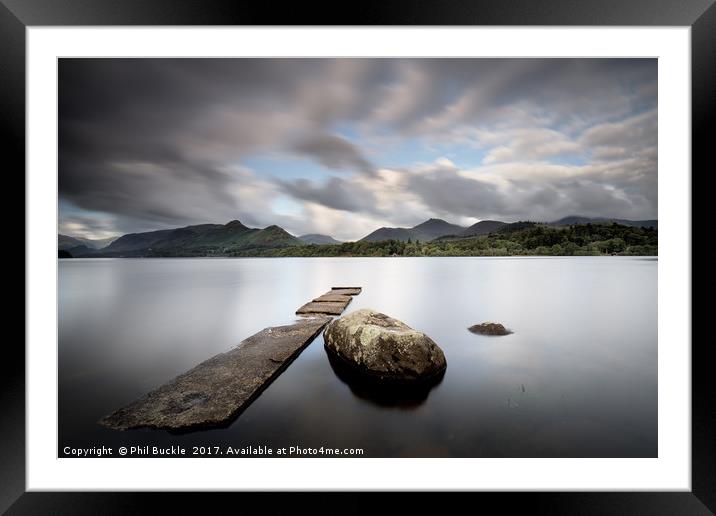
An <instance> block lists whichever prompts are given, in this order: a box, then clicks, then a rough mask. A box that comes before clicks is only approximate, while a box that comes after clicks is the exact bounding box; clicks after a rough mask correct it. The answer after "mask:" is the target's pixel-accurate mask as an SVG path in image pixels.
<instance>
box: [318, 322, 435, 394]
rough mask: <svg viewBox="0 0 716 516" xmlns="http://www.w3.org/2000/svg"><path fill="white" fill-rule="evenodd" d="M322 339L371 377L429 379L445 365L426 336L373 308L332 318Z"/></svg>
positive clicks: (336, 354) (433, 344)
mask: <svg viewBox="0 0 716 516" xmlns="http://www.w3.org/2000/svg"><path fill="white" fill-rule="evenodd" d="M323 338H324V341H325V346H326V349H327V350H328V351H329V352H331V353H333V354H334V355H335V356H336V357H337V358H338V359H340V360H341V361H342V362H344V363H346V364H348V365H349V366H352V367H353V368H354V369H356V370H357V371H359V372H361V373H363V374H364V375H366V376H370V377H372V378H374V379H379V380H385V381H399V382H410V383H413V382H419V381H430V380H436V379H439V378H441V377H442V374H443V373H444V372H445V368H446V367H447V363H446V361H445V355H444V354H443V351H442V350H441V349H440V347H439V346H438V345H437V344H435V342H433V340H432V339H431V338H430V337H428V336H427V335H425V334H424V333H422V332H420V331H417V330H414V329H412V328H411V327H410V326H408V325H407V324H405V323H403V322H401V321H398V320H397V319H393V318H392V317H388V316H387V315H385V314H382V313H380V312H376V311H374V310H369V309H363V310H357V311H355V312H352V313H350V314H348V315H345V316H343V317H341V318H340V319H336V320H334V321H333V322H331V323H330V324H329V325H328V326H327V327H326V330H325V331H324V333H323Z"/></svg>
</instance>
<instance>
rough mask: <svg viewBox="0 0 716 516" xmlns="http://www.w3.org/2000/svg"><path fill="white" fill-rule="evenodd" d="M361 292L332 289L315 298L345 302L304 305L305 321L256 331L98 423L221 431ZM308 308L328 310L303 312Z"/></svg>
mask: <svg viewBox="0 0 716 516" xmlns="http://www.w3.org/2000/svg"><path fill="white" fill-rule="evenodd" d="M360 291H361V289H360V288H353V287H351V288H349V289H346V288H335V289H331V291H330V292H328V293H327V294H324V295H323V296H320V297H319V298H316V299H320V298H323V297H324V296H327V295H329V294H330V295H331V296H335V295H338V296H347V297H348V299H347V300H345V299H336V300H330V301H311V302H310V303H307V304H306V305H304V306H303V307H301V308H299V311H298V312H297V313H301V314H302V315H304V314H305V315H308V317H303V318H301V319H300V320H298V321H296V322H295V323H294V324H289V325H286V326H275V327H271V328H265V329H263V330H261V331H260V332H258V333H257V334H255V335H252V336H251V337H249V338H247V339H246V340H244V341H243V342H241V343H240V344H239V345H238V346H236V347H235V348H232V349H231V350H229V351H227V352H225V353H220V354H218V355H216V356H214V357H212V358H210V359H208V360H206V361H205V362H202V363H201V364H199V365H197V366H196V367H194V368H193V369H190V370H189V371H187V372H186V373H184V374H181V375H179V376H177V377H176V378H174V379H173V380H171V381H169V382H168V383H166V384H164V385H162V386H160V387H158V388H156V389H154V390H153V391H151V392H149V393H147V394H145V395H144V396H142V397H141V398H139V399H137V400H136V401H134V402H132V403H130V404H129V405H127V406H125V407H123V408H120V409H119V410H117V411H115V412H113V413H112V414H109V415H108V416H105V417H104V418H102V419H101V420H100V421H99V424H101V425H103V426H106V427H109V428H113V429H116V430H128V429H132V428H143V427H148V428H160V429H165V430H170V431H187V430H193V429H200V428H209V427H216V426H226V425H227V424H229V423H231V421H233V420H234V419H235V418H236V417H237V416H238V415H239V414H240V413H241V412H243V410H245V409H246V407H248V406H249V405H250V404H251V402H253V401H254V400H255V399H256V398H257V397H258V396H259V395H260V394H261V392H263V391H264V389H266V387H268V386H269V385H270V384H271V382H272V381H273V380H275V379H276V378H277V377H278V376H279V375H280V374H281V373H282V372H283V371H284V370H285V369H286V368H287V367H288V366H289V365H290V364H291V362H293V361H294V360H295V359H296V357H298V355H299V354H300V353H301V351H302V350H303V349H304V348H305V347H306V346H308V344H310V343H311V342H312V341H313V339H314V338H315V337H316V336H317V335H318V334H319V333H320V332H321V330H322V329H323V328H324V327H325V326H326V325H327V324H328V323H329V322H330V321H331V319H332V318H331V317H330V315H340V314H341V313H342V312H343V310H344V309H345V307H346V306H348V303H349V302H350V300H351V299H352V297H351V296H353V295H357V294H359V293H360ZM346 292H351V294H346ZM331 299H334V298H331ZM310 305H330V306H319V307H317V308H315V307H314V308H311V309H307V310H305V311H302V309H303V308H305V307H308V306H310ZM311 310H313V311H311Z"/></svg>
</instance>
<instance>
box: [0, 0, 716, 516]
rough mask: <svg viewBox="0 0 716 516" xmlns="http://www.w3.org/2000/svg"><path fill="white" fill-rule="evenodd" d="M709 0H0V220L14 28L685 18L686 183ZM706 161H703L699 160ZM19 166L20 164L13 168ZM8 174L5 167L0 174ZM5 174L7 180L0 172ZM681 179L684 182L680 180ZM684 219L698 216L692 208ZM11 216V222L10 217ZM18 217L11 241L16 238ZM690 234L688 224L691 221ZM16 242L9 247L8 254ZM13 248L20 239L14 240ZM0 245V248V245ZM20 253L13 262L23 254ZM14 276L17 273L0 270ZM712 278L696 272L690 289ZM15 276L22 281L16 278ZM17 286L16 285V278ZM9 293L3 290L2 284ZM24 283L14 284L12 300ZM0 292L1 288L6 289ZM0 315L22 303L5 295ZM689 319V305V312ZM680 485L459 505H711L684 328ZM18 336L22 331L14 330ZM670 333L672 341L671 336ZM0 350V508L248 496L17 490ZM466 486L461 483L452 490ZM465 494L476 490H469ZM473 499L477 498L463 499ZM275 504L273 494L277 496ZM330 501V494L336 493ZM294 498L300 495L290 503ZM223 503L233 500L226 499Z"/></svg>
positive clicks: (405, 503) (705, 387)
mask: <svg viewBox="0 0 716 516" xmlns="http://www.w3.org/2000/svg"><path fill="white" fill-rule="evenodd" d="M714 1H715V0H603V1H595V0H542V1H539V2H537V1H535V0H512V1H501V0H492V1H472V2H468V1H454V0H453V1H445V0H443V1H439V0H421V1H412V2H410V1H403V2H400V1H397V0H383V1H377V2H376V1H366V0H363V1H361V2H360V5H359V4H355V6H356V8H355V9H349V8H347V7H348V5H347V4H341V3H338V2H333V3H327V2H326V3H322V2H315V3H301V4H294V6H293V7H292V8H290V9H282V8H281V7H282V6H281V5H279V4H275V3H274V2H246V1H244V2H241V1H235V2H230V1H200V0H124V1H119V0H94V1H86V0H0V137H1V138H0V141H1V142H2V146H3V148H4V151H3V161H2V163H3V165H2V168H3V169H4V172H5V174H3V176H4V177H5V181H6V185H5V186H6V188H8V190H6V191H8V192H9V191H10V190H9V188H12V192H14V195H8V194H6V196H7V197H6V200H5V201H6V202H4V203H3V206H4V209H3V211H4V212H5V216H6V219H5V220H6V221H9V220H15V221H16V220H17V213H18V209H17V208H14V209H13V208H11V203H10V202H8V198H15V199H19V198H23V199H24V195H23V196H20V195H19V193H17V192H20V191H22V192H24V191H25V187H24V179H23V180H22V181H21V180H20V177H23V178H24V171H25V112H26V111H25V29H26V28H27V27H32V26H48V25H49V26H78V25H104V26H106V25H145V26H152V25H288V24H290V25H448V26H457V25H515V26H519V25H572V26H595V25H611V26H615V25H619V26H688V27H691V51H692V55H691V73H692V175H691V178H692V185H693V179H694V177H695V174H694V171H696V170H700V172H701V173H702V174H705V173H706V172H707V169H706V164H707V159H708V154H707V149H708V148H709V147H712V146H713V144H712V143H711V141H710V139H709V138H708V131H707V129H708V126H709V125H711V124H710V122H711V120H713V114H714V112H716V110H715V109H714V107H715V104H716V6H714ZM711 168H713V167H711ZM21 171H22V172H23V173H22V174H21ZM10 176H12V177H10ZM11 179H15V181H17V183H16V184H13V185H10V184H9V181H10V180H11ZM692 191H694V190H693V188H692ZM692 219H693V220H694V222H697V221H698V220H699V218H698V217H696V216H695V215H692ZM16 226H17V224H16ZM24 231H25V228H24V226H23V234H22V237H20V235H19V227H17V228H16V229H15V232H16V233H17V235H13V237H14V241H15V242H19V241H20V238H22V241H23V242H25V233H24ZM692 235H693V232H692ZM18 249H19V245H17V244H14V245H13V248H12V255H11V256H10V258H14V260H15V261H16V262H18V261H19V256H16V254H17V253H18V251H17V250H18ZM23 249H24V245H23ZM8 251H10V249H8ZM26 258H27V257H26V256H25V255H24V253H23V269H24V270H25V273H26V274H27V270H26V269H25V261H24V260H25V259H26ZM11 276H14V277H15V278H16V281H19V274H14V275H11ZM711 282H712V280H706V281H705V282H703V283H701V284H700V285H701V287H700V288H702V289H704V290H705V289H706V288H708V287H709V286H710V283H711ZM23 286H24V285H23ZM18 287H19V286H18ZM8 298H9V296H8ZM24 299H25V294H23V300H24ZM7 300H8V299H6V301H7ZM9 306H10V308H8V310H10V313H9V314H7V316H8V319H7V320H8V321H14V320H19V319H20V314H19V313H17V314H15V313H13V312H19V311H20V310H23V313H24V309H25V305H24V303H22V304H21V303H19V302H16V300H15V299H14V298H12V303H10V304H9ZM692 319H693V316H692ZM692 340H693V342H692V443H691V444H692V490H691V491H690V492H642V493H636V492H588V493H574V492H572V493H564V492H560V493H557V492H549V493H546V492H534V493H472V494H470V495H469V496H470V497H471V500H469V501H468V500H465V503H467V504H470V505H468V507H475V508H477V507H484V504H485V503H486V502H487V503H489V504H490V505H494V504H499V507H500V510H501V511H508V512H509V511H511V510H514V509H528V510H529V511H530V512H537V513H542V512H546V513H549V514H561V513H566V514H632V513H638V514H670V515H671V514H712V513H715V512H716V489H715V486H716V424H715V421H716V403H715V402H714V396H713V392H714V391H713V386H714V381H713V380H712V379H711V369H712V367H711V366H712V362H711V361H710V360H709V348H710V347H711V346H712V344H710V342H711V341H712V340H711V339H705V340H698V339H692ZM23 341H24V339H23ZM674 344H682V343H674ZM2 353H3V356H2V358H0V363H2V370H1V371H0V385H1V389H2V390H1V391H0V409H1V410H2V412H0V414H1V415H0V511H6V510H7V513H8V514H137V513H144V512H148V511H152V510H153V509H152V505H153V504H155V503H158V504H160V506H161V508H162V511H166V512H169V511H172V512H174V511H176V512H177V513H186V512H193V511H194V510H197V509H198V508H200V509H202V512H206V511H208V510H211V508H212V507H217V508H218V507H220V506H221V505H224V504H226V503H227V502H228V503H230V504H235V503H236V497H239V498H240V499H241V501H240V503H241V504H245V503H249V502H252V501H259V500H257V497H258V496H260V494H256V493H231V494H229V493H213V494H199V495H194V494H190V493H173V494H171V493H122V492H111V493H69V492H64V493H48V492H45V493H38V492H32V493H28V492H25V349H24V342H23V343H21V341H20V339H17V338H16V339H9V338H8V339H6V340H5V346H4V349H3V352H2ZM270 496H271V504H272V505H271V509H272V510H271V511H270V512H274V510H275V509H276V507H279V506H280V505H282V504H284V503H290V504H291V506H292V508H293V509H292V510H296V508H306V509H309V510H320V507H326V508H327V509H330V508H333V509H336V508H340V510H344V509H346V508H352V509H353V510H354V511H356V512H357V511H363V510H368V509H371V508H372V507H374V506H375V502H374V501H372V500H371V499H370V498H371V497H372V496H375V495H373V494H369V495H368V496H361V497H358V496H357V495H355V494H354V495H350V496H351V497H352V498H353V499H352V500H351V502H350V504H347V503H346V502H345V501H333V497H334V496H336V495H335V494H323V493H302V494H300V495H299V496H294V497H292V499H291V500H290V502H289V501H288V500H287V495H284V494H277V493H271V494H270ZM462 496H467V495H462ZM473 497H476V499H473ZM403 498H404V499H403V500H402V501H401V504H402V509H403V510H410V509H411V506H414V507H415V508H419V507H422V508H425V504H426V499H425V496H424V494H422V493H421V494H416V493H413V494H411V495H410V496H408V497H406V496H404V497H403ZM476 502H477V503H478V504H479V505H475V504H476ZM277 504H278V505H277ZM338 504H340V505H338ZM300 506H303V507H300ZM235 507H237V508H238V507H239V506H236V505H235Z"/></svg>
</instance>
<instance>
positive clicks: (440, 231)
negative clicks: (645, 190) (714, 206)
mask: <svg viewBox="0 0 716 516" xmlns="http://www.w3.org/2000/svg"><path fill="white" fill-rule="evenodd" d="M610 222H616V223H618V224H622V225H626V226H633V227H653V228H654V229H657V225H658V224H657V221H656V220H642V221H632V220H625V219H611V218H601V217H600V218H589V217H581V216H569V217H564V218H562V219H559V220H556V221H553V222H548V223H547V224H548V225H551V226H568V225H573V224H587V223H593V224H604V223H610ZM525 225H530V226H533V225H535V223H526V222H516V223H507V222H502V221H498V220H483V221H480V222H478V223H476V224H473V225H472V226H470V227H464V226H459V225H457V224H451V223H449V222H446V221H444V220H442V219H434V218H431V219H428V220H426V221H425V222H423V223H421V224H418V225H417V226H413V227H411V228H388V227H382V228H379V229H377V230H375V231H373V232H372V233H370V234H368V235H366V236H365V237H363V238H362V239H360V241H361V242H381V241H385V240H398V241H402V242H408V241H413V242H416V241H420V242H429V241H432V240H436V239H441V240H442V239H450V238H458V239H460V238H470V237H476V236H481V235H487V234H490V233H493V232H498V231H499V232H505V231H511V230H519V229H522V228H524V227H526V226H525ZM340 243H341V242H340V241H338V240H336V239H334V238H333V237H331V236H328V235H321V234H307V235H302V236H299V237H295V236H293V235H291V234H290V233H288V232H287V231H286V230H284V229H283V228H281V227H279V226H275V225H273V226H268V227H266V228H263V229H258V228H249V227H247V226H245V225H244V224H242V223H241V222H239V221H238V220H232V221H231V222H228V223H227V224H199V225H194V226H186V227H183V228H177V229H162V230H158V231H149V232H144V233H130V234H127V235H123V236H121V237H119V238H109V239H104V240H90V239H85V238H78V237H71V236H68V235H62V234H59V235H58V250H59V251H63V252H65V251H66V252H69V253H70V254H71V255H72V256H107V257H110V256H204V255H210V254H223V253H226V252H229V251H231V252H236V251H240V252H246V251H251V250H260V249H273V248H281V247H289V246H305V245H327V244H331V245H337V244H340Z"/></svg>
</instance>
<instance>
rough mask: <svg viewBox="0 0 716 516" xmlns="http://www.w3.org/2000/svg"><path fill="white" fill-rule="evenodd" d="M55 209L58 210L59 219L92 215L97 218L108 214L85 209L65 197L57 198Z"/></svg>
mask: <svg viewBox="0 0 716 516" xmlns="http://www.w3.org/2000/svg"><path fill="white" fill-rule="evenodd" d="M57 211H58V212H59V215H60V219H67V218H74V217H94V218H97V219H101V218H103V217H104V218H106V217H108V216H109V215H108V214H107V213H104V212H101V211H94V210H86V209H84V208H80V207H79V206H77V205H76V204H75V203H73V202H72V201H68V200H67V199H63V198H61V197H60V198H59V200H58V206H57Z"/></svg>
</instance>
